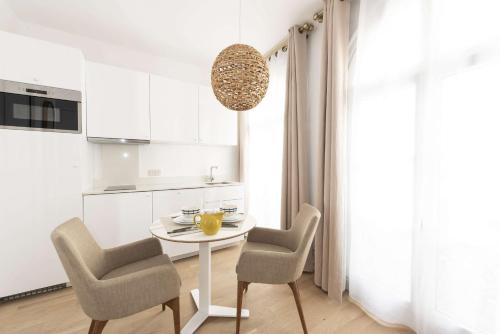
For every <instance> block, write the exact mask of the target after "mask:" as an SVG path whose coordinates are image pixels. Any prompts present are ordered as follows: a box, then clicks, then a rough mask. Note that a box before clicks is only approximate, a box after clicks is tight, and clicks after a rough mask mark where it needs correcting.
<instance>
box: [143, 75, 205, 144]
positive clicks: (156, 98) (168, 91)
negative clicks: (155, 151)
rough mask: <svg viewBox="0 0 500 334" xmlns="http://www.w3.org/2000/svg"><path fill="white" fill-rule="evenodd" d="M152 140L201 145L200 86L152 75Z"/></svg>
mask: <svg viewBox="0 0 500 334" xmlns="http://www.w3.org/2000/svg"><path fill="white" fill-rule="evenodd" d="M150 110H151V140H152V141H157V142H175V143H193V144H195V143H197V142H198V88H197V86H196V85H193V84H189V83H184V82H181V81H177V80H172V79H168V78H165V77H161V76H158V75H153V74H152V75H150Z"/></svg>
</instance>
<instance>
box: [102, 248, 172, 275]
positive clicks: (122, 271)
mask: <svg viewBox="0 0 500 334" xmlns="http://www.w3.org/2000/svg"><path fill="white" fill-rule="evenodd" d="M158 266H166V267H168V269H169V270H171V271H172V275H174V276H177V272H176V270H175V267H174V265H173V264H172V261H170V258H169V257H168V256H167V255H164V254H163V255H158V256H153V257H150V258H148V259H145V260H141V261H137V262H132V263H129V264H127V265H124V266H123V267H118V268H115V269H113V270H111V271H110V272H108V273H107V274H105V275H104V276H102V277H101V280H106V279H110V278H115V277H118V276H123V275H126V274H130V273H135V272H138V271H142V270H145V269H150V268H154V267H158Z"/></svg>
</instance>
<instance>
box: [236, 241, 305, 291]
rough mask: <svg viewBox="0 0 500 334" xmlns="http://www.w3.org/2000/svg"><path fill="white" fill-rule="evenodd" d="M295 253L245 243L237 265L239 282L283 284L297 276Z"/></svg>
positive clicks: (275, 247)
mask: <svg viewBox="0 0 500 334" xmlns="http://www.w3.org/2000/svg"><path fill="white" fill-rule="evenodd" d="M293 253H294V252H292V251H291V250H290V249H288V248H285V247H282V246H278V245H274V244H268V243H262V242H248V241H247V242H245V244H244V245H243V247H242V249H241V254H240V259H239V260H238V264H237V265H236V273H237V274H238V280H239V281H244V282H252V283H266V284H283V283H288V282H292V281H293V280H294V279H295V277H296V276H297V273H296V265H295V261H293V259H294V254H293Z"/></svg>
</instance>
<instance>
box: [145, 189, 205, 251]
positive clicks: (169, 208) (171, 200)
mask: <svg viewBox="0 0 500 334" xmlns="http://www.w3.org/2000/svg"><path fill="white" fill-rule="evenodd" d="M202 204H203V189H202V188H197V189H181V190H165V191H156V192H154V193H153V221H155V220H157V219H160V218H162V217H169V216H170V215H171V214H173V213H176V212H179V211H181V209H182V207H184V206H197V207H201V205H202ZM162 245H163V251H164V252H165V254H168V255H169V256H170V257H178V256H180V255H185V254H191V253H194V252H197V251H198V244H188V243H179V242H177V243H176V242H170V241H164V240H162Z"/></svg>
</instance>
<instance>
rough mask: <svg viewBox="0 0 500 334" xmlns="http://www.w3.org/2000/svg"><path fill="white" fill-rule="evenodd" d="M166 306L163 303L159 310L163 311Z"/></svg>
mask: <svg viewBox="0 0 500 334" xmlns="http://www.w3.org/2000/svg"><path fill="white" fill-rule="evenodd" d="M166 305H167V303H163V304H161V310H162V311H165V306H166Z"/></svg>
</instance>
